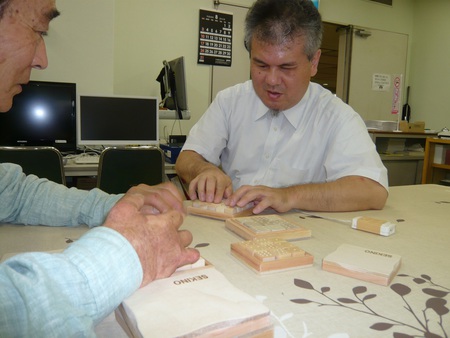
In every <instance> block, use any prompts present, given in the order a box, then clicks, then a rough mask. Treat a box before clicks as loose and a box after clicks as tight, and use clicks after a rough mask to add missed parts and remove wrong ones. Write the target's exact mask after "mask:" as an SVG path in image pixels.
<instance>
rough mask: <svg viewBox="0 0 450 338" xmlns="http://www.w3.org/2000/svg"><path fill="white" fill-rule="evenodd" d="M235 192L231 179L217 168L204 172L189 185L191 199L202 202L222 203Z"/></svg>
mask: <svg viewBox="0 0 450 338" xmlns="http://www.w3.org/2000/svg"><path fill="white" fill-rule="evenodd" d="M232 192H233V185H232V183H231V179H230V177H229V176H227V175H226V174H225V173H224V172H223V171H222V170H220V169H219V168H217V167H211V168H209V169H206V170H204V171H202V172H201V173H200V174H199V175H198V176H197V177H196V178H194V179H193V180H192V181H191V183H190V184H189V198H190V199H191V200H196V199H199V200H200V201H202V202H210V203H211V202H214V203H220V202H222V200H223V199H226V198H228V197H229V196H230V195H231V193H232Z"/></svg>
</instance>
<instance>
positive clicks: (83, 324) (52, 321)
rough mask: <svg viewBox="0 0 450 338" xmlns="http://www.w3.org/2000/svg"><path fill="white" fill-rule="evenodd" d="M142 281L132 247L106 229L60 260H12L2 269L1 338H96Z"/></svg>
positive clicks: (41, 256) (38, 256)
mask: <svg viewBox="0 0 450 338" xmlns="http://www.w3.org/2000/svg"><path fill="white" fill-rule="evenodd" d="M142 278H143V272H142V267H141V264H140V261H139V258H138V256H137V254H136V252H135V250H134V249H133V247H132V246H131V244H130V243H129V242H128V241H127V240H126V239H125V238H124V237H123V236H121V235H120V234H119V233H118V232H116V231H114V230H112V229H109V228H105V227H98V228H95V229H91V230H90V231H88V232H87V233H86V234H85V235H83V236H82V237H81V238H80V239H79V240H77V241H76V242H74V243H73V244H72V245H71V246H70V247H69V248H68V249H66V250H65V251H64V252H63V253H61V254H49V253H27V254H21V255H18V256H15V257H12V258H10V259H9V260H7V261H5V262H4V263H3V264H1V265H0V337H93V336H95V334H94V328H95V326H96V325H97V324H98V323H99V322H100V321H101V320H103V319H104V318H105V317H106V316H107V315H109V314H110V313H111V312H112V311H113V310H114V309H115V308H116V307H117V306H118V305H119V304H120V303H121V302H122V300H123V299H125V298H126V297H128V296H130V295H131V294H132V293H133V292H134V291H135V290H137V289H138V288H139V286H140V284H141V282H142Z"/></svg>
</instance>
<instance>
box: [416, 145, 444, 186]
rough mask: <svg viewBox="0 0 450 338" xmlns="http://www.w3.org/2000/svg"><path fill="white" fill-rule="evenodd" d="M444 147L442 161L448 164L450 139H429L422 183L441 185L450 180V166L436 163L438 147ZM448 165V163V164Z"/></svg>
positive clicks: (426, 146)
mask: <svg viewBox="0 0 450 338" xmlns="http://www.w3.org/2000/svg"><path fill="white" fill-rule="evenodd" d="M438 145H442V146H443V147H444V148H443V150H442V152H443V155H442V157H441V158H442V161H443V162H447V161H448V159H447V158H446V157H448V156H449V155H446V154H448V151H449V150H450V139H440V138H431V137H430V138H427V141H426V144H425V157H424V164H423V173H422V183H423V184H429V183H433V184H440V183H441V182H442V181H443V180H448V179H449V178H450V164H445V163H443V164H440V163H435V153H436V146H438ZM447 163H448V162H447Z"/></svg>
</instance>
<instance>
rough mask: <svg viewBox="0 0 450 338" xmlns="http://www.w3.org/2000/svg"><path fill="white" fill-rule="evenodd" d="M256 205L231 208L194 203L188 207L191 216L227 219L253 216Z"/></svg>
mask: <svg viewBox="0 0 450 338" xmlns="http://www.w3.org/2000/svg"><path fill="white" fill-rule="evenodd" d="M253 206H254V203H249V204H247V205H246V206H244V207H238V206H235V207H229V206H227V205H225V203H224V202H222V203H209V202H202V201H198V200H196V201H192V203H191V204H190V205H188V207H187V211H188V213H189V214H192V215H198V216H204V217H211V218H216V219H222V220H223V219H227V218H232V217H241V216H248V215H252V214H253V212H252V210H253Z"/></svg>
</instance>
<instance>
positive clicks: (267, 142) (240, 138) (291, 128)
mask: <svg viewBox="0 0 450 338" xmlns="http://www.w3.org/2000/svg"><path fill="white" fill-rule="evenodd" d="M183 150H194V151H196V152H197V153H199V154H200V155H202V156H203V157H204V158H205V159H206V160H207V161H209V162H211V163H214V164H215V165H221V166H222V168H223V170H224V171H225V172H226V173H227V174H228V175H229V176H230V177H231V179H232V181H233V188H234V189H237V188H238V187H240V186H242V185H266V186H270V187H284V186H291V185H297V184H305V183H319V182H329V181H335V180H337V179H338V178H341V177H345V176H350V175H358V176H364V177H368V178H370V179H372V180H374V181H377V182H379V183H380V184H382V185H383V186H384V187H385V188H386V189H387V188H388V179H387V170H386V168H385V167H384V166H383V164H382V162H381V159H380V156H379V155H378V153H377V152H376V149H375V145H374V143H373V142H372V140H371V139H370V136H369V134H368V132H367V129H366V126H365V124H364V122H363V120H362V119H361V117H360V116H359V115H358V114H357V113H356V112H355V111H354V110H353V109H352V108H351V107H350V106H348V105H347V104H345V103H344V102H342V101H341V100H340V99H339V98H337V97H336V96H334V95H333V94H332V93H331V92H330V91H328V90H326V89H324V88H323V87H321V86H319V85H317V84H315V83H311V84H310V86H309V88H308V91H307V92H306V93H305V95H304V97H303V98H302V100H301V101H300V102H299V103H298V104H297V105H295V106H294V107H292V108H290V109H288V110H286V111H282V112H280V113H279V114H277V115H274V114H273V113H272V112H271V111H270V110H269V109H268V108H267V107H266V106H265V105H264V104H263V103H262V101H261V100H260V99H259V98H258V96H257V95H256V93H255V91H254V89H253V85H252V82H251V81H247V82H245V83H242V84H238V85H236V86H233V87H230V88H228V89H225V90H223V91H221V92H220V93H219V94H218V95H217V97H216V99H215V100H214V101H213V102H212V104H211V106H210V107H209V108H208V110H207V111H206V112H205V114H204V115H203V116H202V117H201V119H200V120H199V121H198V122H197V123H196V125H195V126H194V127H193V128H192V129H191V131H190V133H189V137H188V139H187V141H186V143H185V145H184V147H183Z"/></svg>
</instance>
